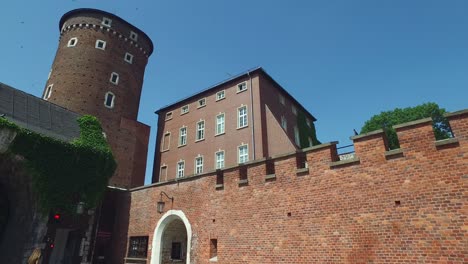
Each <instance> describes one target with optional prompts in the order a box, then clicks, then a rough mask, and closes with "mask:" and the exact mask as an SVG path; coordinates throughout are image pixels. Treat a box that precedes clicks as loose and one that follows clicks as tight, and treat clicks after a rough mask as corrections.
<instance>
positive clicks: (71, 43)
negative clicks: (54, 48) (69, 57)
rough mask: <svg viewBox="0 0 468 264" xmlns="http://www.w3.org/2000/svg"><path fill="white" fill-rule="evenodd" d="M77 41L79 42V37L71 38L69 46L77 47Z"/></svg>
mask: <svg viewBox="0 0 468 264" xmlns="http://www.w3.org/2000/svg"><path fill="white" fill-rule="evenodd" d="M76 43H78V38H71V39H70V40H69V41H68V44H67V47H75V46H76Z"/></svg>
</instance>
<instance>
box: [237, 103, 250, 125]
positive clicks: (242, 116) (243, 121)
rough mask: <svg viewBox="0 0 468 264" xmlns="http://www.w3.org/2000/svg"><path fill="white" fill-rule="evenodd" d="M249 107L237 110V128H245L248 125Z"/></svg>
mask: <svg viewBox="0 0 468 264" xmlns="http://www.w3.org/2000/svg"><path fill="white" fill-rule="evenodd" d="M247 120H248V118H247V106H246V105H244V106H241V107H239V108H237V128H243V127H246V126H247V125H248V121H247Z"/></svg>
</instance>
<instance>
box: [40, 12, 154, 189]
mask: <svg viewBox="0 0 468 264" xmlns="http://www.w3.org/2000/svg"><path fill="white" fill-rule="evenodd" d="M59 29H60V41H59V45H58V48H57V53H56V55H55V59H54V62H53V64H52V68H51V70H50V74H49V78H48V80H47V84H46V86H45V88H44V93H43V98H44V99H45V100H48V101H49V102H52V103H54V104H57V105H60V106H62V107H65V108H67V109H69V110H72V111H74V112H77V113H80V114H91V115H94V116H96V117H98V118H99V120H100V121H101V123H102V126H103V129H104V131H105V133H106V136H107V140H108V141H109V144H110V146H111V148H112V151H113V153H114V155H115V158H116V160H117V162H118V168H117V171H116V173H115V175H114V176H113V177H112V178H111V181H110V182H109V185H112V186H117V187H122V188H129V187H136V186H141V185H143V183H144V178H145V168H146V156H147V152H148V140H149V131H150V128H149V126H147V125H145V124H142V123H140V122H138V121H137V116H138V108H139V106H140V95H141V89H142V87H143V76H144V73H145V67H146V64H147V62H148V57H149V56H150V55H151V53H152V52H153V43H152V41H151V39H150V38H149V37H148V36H147V35H146V34H145V33H144V32H142V31H141V30H139V29H138V28H137V27H135V26H133V25H131V24H130V23H128V22H127V21H125V20H123V19H122V18H120V17H118V16H116V15H113V14H111V13H108V12H104V11H101V10H96V9H89V8H82V9H75V10H72V11H70V12H68V13H66V14H64V15H63V16H62V18H61V19H60V23H59Z"/></svg>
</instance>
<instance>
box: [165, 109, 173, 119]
mask: <svg viewBox="0 0 468 264" xmlns="http://www.w3.org/2000/svg"><path fill="white" fill-rule="evenodd" d="M171 119H172V111H170V112H167V113H166V119H165V120H171Z"/></svg>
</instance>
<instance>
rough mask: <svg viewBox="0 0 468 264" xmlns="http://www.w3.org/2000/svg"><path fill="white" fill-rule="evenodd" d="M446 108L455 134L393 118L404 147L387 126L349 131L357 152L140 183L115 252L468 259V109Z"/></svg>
mask: <svg viewBox="0 0 468 264" xmlns="http://www.w3.org/2000/svg"><path fill="white" fill-rule="evenodd" d="M447 117H448V119H449V122H450V125H451V127H452V130H453V133H454V135H455V136H454V138H449V139H446V140H441V141H436V140H435V137H434V133H433V130H432V120H431V119H430V118H428V119H423V120H418V121H415V122H410V123H407V124H401V125H398V126H395V128H396V131H397V134H398V138H399V142H400V147H401V148H400V149H396V150H390V151H388V149H387V147H386V139H385V134H384V133H383V131H381V130H380V131H375V132H372V133H369V134H365V135H359V136H354V137H352V140H353V141H354V148H355V155H354V158H352V159H348V160H343V161H340V160H339V157H338V154H337V150H336V144H337V142H330V143H325V144H320V145H317V146H313V147H310V148H306V149H303V150H301V151H294V152H291V153H284V154H283V155H278V156H276V157H273V158H272V159H267V160H265V159H257V160H252V161H250V162H248V163H247V164H246V165H245V166H246V169H247V178H246V179H244V178H242V173H243V172H242V169H243V166H233V167H230V168H226V169H224V170H223V177H222V180H221V181H220V179H219V177H218V174H217V173H216V172H210V173H206V174H203V175H197V176H193V177H185V178H181V179H173V180H168V181H165V182H161V183H155V184H152V185H150V186H143V187H139V188H134V189H131V190H130V192H129V197H127V202H126V205H125V206H126V208H128V210H129V211H126V210H123V211H122V212H121V213H120V215H119V218H120V219H125V221H124V222H126V223H128V224H127V225H125V226H121V230H125V234H127V235H128V242H127V244H126V245H125V243H123V244H122V247H121V248H120V251H118V253H117V252H116V254H118V255H119V256H122V255H124V254H126V258H125V261H124V263H152V264H159V263H174V262H177V261H179V262H181V263H187V264H188V263H230V264H233V263H304V264H309V263H459V264H461V263H467V261H468V251H467V243H468V230H467V226H468V219H467V217H466V215H467V197H466V193H467V187H468V164H467V160H468V159H467V153H468V110H463V111H459V112H455V113H452V114H449V115H447ZM302 155H305V158H306V161H307V164H308V167H307V168H300V167H299V168H298V166H297V160H298V158H300V157H301V156H302ZM269 164H273V166H270V168H269ZM271 167H273V168H271ZM162 192H164V193H162ZM165 194H167V195H168V196H169V197H166V195H165ZM170 198H172V199H170ZM158 201H161V202H164V203H165V207H164V209H163V210H158V206H157V205H158ZM127 228H128V229H127Z"/></svg>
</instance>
